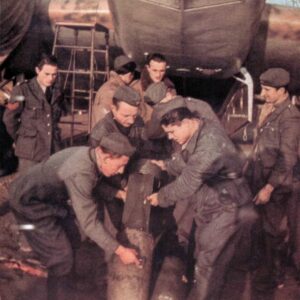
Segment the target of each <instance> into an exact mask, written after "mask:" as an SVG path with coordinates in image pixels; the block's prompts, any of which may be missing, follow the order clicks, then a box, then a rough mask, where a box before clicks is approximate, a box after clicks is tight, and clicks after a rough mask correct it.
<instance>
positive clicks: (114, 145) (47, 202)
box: [10, 133, 139, 300]
mask: <svg viewBox="0 0 300 300" xmlns="http://www.w3.org/2000/svg"><path fill="white" fill-rule="evenodd" d="M134 151H135V148H134V147H132V146H131V145H130V144H129V142H128V140H127V139H126V138H125V137H124V136H122V135H121V134H119V133H111V134H109V135H107V136H104V137H103V138H102V139H101V140H100V141H99V143H98V145H97V146H96V147H95V148H89V147H85V146H82V147H72V148H68V149H65V150H62V151H60V152H58V153H56V154H55V155H53V156H51V157H50V158H49V159H48V160H47V161H45V162H42V163H40V164H38V165H36V166H34V167H33V168H32V169H30V170H28V172H27V173H25V174H24V175H22V176H20V177H18V178H17V179H16V180H15V181H14V182H13V183H12V184H11V187H10V205H11V207H12V209H13V211H14V213H15V216H16V218H17V220H18V222H19V223H20V224H25V223H27V224H28V223H30V224H33V225H34V228H35V230H32V231H26V238H27V240H28V243H29V244H30V246H31V247H32V249H33V251H34V252H35V253H36V254H37V256H38V257H39V259H40V260H41V262H42V263H43V264H44V265H45V266H46V267H47V269H48V283H47V284H48V299H51V300H54V299H60V294H61V293H62V290H63V289H64V287H65V285H66V283H67V281H69V280H70V278H71V276H70V275H71V270H72V266H73V250H72V239H71V238H70V235H69V231H68V230H66V226H65V224H64V223H65V222H64V221H65V220H67V219H70V215H72V214H73V216H74V217H75V219H77V221H78V223H79V225H80V227H81V229H82V230H83V232H84V233H85V234H86V235H87V236H88V237H89V238H90V239H91V240H93V241H94V242H95V243H96V244H97V245H98V246H99V247H101V248H103V249H104V250H105V252H106V254H107V255H111V254H113V253H115V254H116V255H117V256H119V258H120V259H121V261H122V262H123V263H124V264H131V263H136V264H138V263H139V261H138V259H137V253H136V251H135V250H133V249H129V248H125V247H123V246H121V245H120V244H119V243H118V242H117V241H116V240H115V239H114V238H113V237H112V236H111V235H110V234H109V233H108V232H107V231H106V229H105V228H104V226H103V225H102V223H100V221H99V219H98V217H97V206H96V203H95V201H94V199H93V196H92V195H93V193H92V192H93V188H94V187H95V185H96V182H97V180H98V179H99V177H110V176H113V175H116V174H120V173H123V171H124V168H125V166H126V164H127V163H128V161H129V157H130V156H131V155H132V154H133V153H134ZM69 223H70V222H68V224H69ZM73 224H74V226H75V223H73ZM69 227H70V226H68V228H69Z"/></svg>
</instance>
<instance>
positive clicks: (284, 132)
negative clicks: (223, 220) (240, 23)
mask: <svg viewBox="0 0 300 300" xmlns="http://www.w3.org/2000/svg"><path fill="white" fill-rule="evenodd" d="M289 81H290V75H289V73H288V72H287V71H286V70H284V69H282V68H271V69H268V70H267V71H266V72H264V73H262V74H261V76H260V83H261V89H262V90H261V95H262V97H263V98H264V100H265V104H264V105H263V107H262V110H261V113H260V116H259V120H258V125H257V137H256V139H255V141H254V148H253V157H252V162H251V164H250V165H249V168H248V176H249V177H250V181H251V187H252V189H253V193H254V194H255V198H254V202H255V204H256V205H257V206H258V209H259V211H260V216H261V218H262V223H263V224H262V226H263V232H264V235H265V244H266V248H267V249H266V253H267V262H268V267H269V274H268V278H269V279H270V283H271V285H272V286H277V285H280V284H282V283H283V279H284V272H283V266H282V259H281V252H282V249H283V248H284V238H285V236H284V233H283V232H282V230H281V223H282V220H283V218H284V216H286V215H287V216H288V223H289V231H290V243H291V245H292V249H291V250H292V252H293V256H294V258H296V257H298V258H297V259H296V260H295V259H294V263H295V265H296V266H297V267H298V268H299V267H300V265H299V263H300V261H299V259H300V255H299V250H300V249H296V248H299V247H298V246H296V243H295V241H296V239H297V236H299V232H296V228H297V222H298V224H299V220H297V216H296V215H295V213H296V211H297V206H298V205H299V204H298V203H297V202H298V201H297V199H294V200H292V198H291V195H292V194H293V184H295V181H297V179H296V176H295V175H296V174H295V170H296V165H297V161H298V164H299V158H298V149H299V148H298V147H299V144H300V142H299V141H300V131H299V127H300V114H299V111H298V110H297V108H296V107H295V106H293V105H292V104H291V101H290V97H289V93H288V91H287V86H288V84H289ZM298 181H299V179H298ZM298 200H299V199H298ZM298 218H299V217H298ZM298 227H299V225H298ZM297 252H298V254H297Z"/></svg>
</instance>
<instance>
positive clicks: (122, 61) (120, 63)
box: [114, 55, 136, 71]
mask: <svg viewBox="0 0 300 300" xmlns="http://www.w3.org/2000/svg"><path fill="white" fill-rule="evenodd" d="M129 63H132V64H134V65H135V66H136V64H135V62H134V61H133V60H132V59H130V58H129V57H128V56H126V55H120V56H117V57H116V59H115V61H114V69H115V71H118V70H120V69H121V68H122V67H124V66H125V65H127V64H129Z"/></svg>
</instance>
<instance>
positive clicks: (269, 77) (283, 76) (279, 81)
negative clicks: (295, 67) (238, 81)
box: [259, 68, 290, 88]
mask: <svg viewBox="0 0 300 300" xmlns="http://www.w3.org/2000/svg"><path fill="white" fill-rule="evenodd" d="M259 79H260V83H261V84H263V85H266V86H271V87H275V88H279V87H283V86H286V85H288V84H289V82H290V74H289V72H288V71H286V70H285V69H282V68H271V69H268V70H267V71H265V72H264V73H262V74H261V75H260V78H259Z"/></svg>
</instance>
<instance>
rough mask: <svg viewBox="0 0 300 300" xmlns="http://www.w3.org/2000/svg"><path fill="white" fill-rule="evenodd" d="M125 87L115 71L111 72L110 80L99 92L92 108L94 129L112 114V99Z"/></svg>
mask: <svg viewBox="0 0 300 300" xmlns="http://www.w3.org/2000/svg"><path fill="white" fill-rule="evenodd" d="M123 85H125V84H124V82H123V81H122V79H121V78H120V76H119V75H118V74H117V73H116V72H115V71H110V75H109V80H108V81H106V82H105V83H104V84H103V85H101V87H100V89H99V90H98V91H97V94H96V97H95V100H94V104H93V108H92V128H93V127H94V126H95V125H96V123H97V122H98V121H100V120H102V119H103V118H104V116H105V115H106V114H107V113H108V112H110V110H111V105H112V99H113V96H114V93H115V91H116V89H117V88H118V87H120V86H123Z"/></svg>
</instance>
